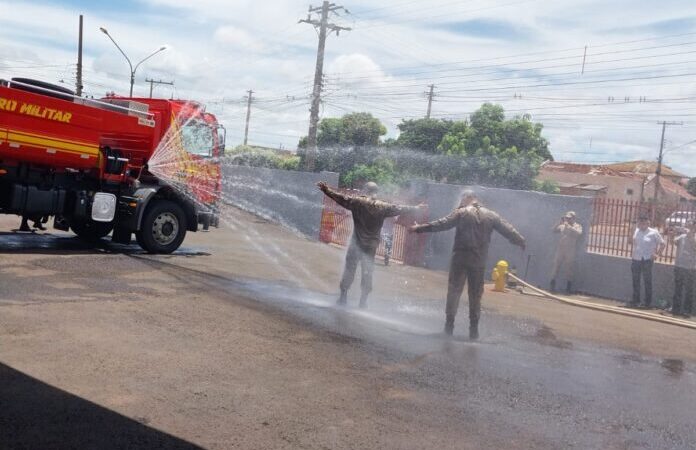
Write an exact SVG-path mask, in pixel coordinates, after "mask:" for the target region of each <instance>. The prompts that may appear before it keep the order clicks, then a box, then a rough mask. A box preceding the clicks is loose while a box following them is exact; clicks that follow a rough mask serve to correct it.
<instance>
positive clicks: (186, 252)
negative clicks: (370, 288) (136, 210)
mask: <svg viewBox="0 0 696 450" xmlns="http://www.w3.org/2000/svg"><path fill="white" fill-rule="evenodd" d="M201 242H204V241H201ZM211 252H212V249H211V247H209V246H206V245H200V246H198V245H196V243H193V244H192V245H190V246H188V247H185V248H182V249H181V250H180V251H179V252H177V253H176V254H175V255H174V256H173V257H172V256H170V257H156V256H150V255H145V254H143V253H142V252H141V251H140V250H139V249H138V248H137V247H135V246H114V245H110V244H107V243H104V244H103V245H101V246H100V248H98V249H96V250H95V249H90V248H89V247H88V246H86V245H84V244H82V243H81V242H80V241H79V240H77V239H74V238H72V237H68V236H67V235H61V234H56V235H52V236H42V235H31V236H28V235H16V234H3V235H2V236H0V253H3V254H12V253H41V254H44V253H45V254H47V255H49V257H50V255H52V254H56V255H57V254H60V255H65V254H68V255H70V254H83V253H84V254H96V255H109V256H110V257H113V255H117V256H116V258H118V259H119V260H122V261H124V264H129V263H128V261H132V262H133V263H136V262H137V263H138V264H144V265H146V266H148V267H150V268H156V269H157V270H159V271H162V272H163V273H164V274H165V275H168V276H170V277H172V279H184V280H186V281H187V283H190V284H191V285H192V286H194V287H195V288H196V289H202V290H210V291H217V292H224V293H226V295H227V298H229V301H230V302H235V301H236V300H235V299H237V298H239V297H242V298H246V299H251V300H252V301H254V302H258V303H259V304H261V305H263V306H264V307H266V308H269V310H272V311H274V313H275V314H278V313H280V314H283V315H285V316H287V317H289V318H292V320H295V321H298V322H299V323H301V324H302V325H303V326H306V327H307V328H311V329H313V330H317V331H318V332H322V333H331V334H333V335H336V336H338V337H339V339H340V340H341V341H343V342H344V345H348V346H350V347H351V348H353V349H355V348H358V349H359V350H360V351H362V352H364V353H365V354H367V355H368V356H370V357H373V358H375V359H377V360H379V361H381V363H385V362H386V363H387V364H392V365H393V366H394V367H396V368H398V370H400V371H402V372H403V374H402V376H401V377H400V381H401V383H403V384H404V385H406V386H407V387H408V388H409V389H412V390H417V391H420V392H425V393H428V394H429V395H432V396H433V398H442V399H448V402H449V403H451V404H453V405H454V407H455V408H456V409H457V410H458V411H459V412H460V413H461V415H460V416H459V418H460V420H468V421H470V422H471V423H473V424H477V423H481V424H486V427H485V430H486V431H485V432H486V433H490V432H491V430H493V431H494V432H496V433H497V434H499V436H498V437H500V436H504V437H505V439H504V441H505V442H514V441H515V439H516V436H517V437H518V438H519V442H520V445H519V447H518V448H522V447H524V448H583V449H584V448H597V449H600V448H601V449H612V448H616V449H623V448H627V449H628V448H630V449H633V448H636V449H637V448H641V449H642V448H646V449H667V448H670V449H672V448H673V449H694V448H696V427H694V423H696V371H695V361H688V360H686V361H685V360H682V359H675V358H660V357H655V356H645V355H641V354H638V353H635V352H630V351H626V350H622V349H619V348H611V347H609V346H599V345H595V344H593V343H590V342H586V341H581V340H568V339H564V338H560V337H558V336H557V335H556V333H555V332H554V330H552V329H550V328H548V327H546V326H545V325H544V324H543V323H542V322H539V321H536V320H534V319H529V318H519V317H512V316H506V315H502V314H497V313H492V312H489V311H484V315H483V317H482V338H481V339H480V341H478V342H469V341H468V339H467V338H466V335H467V324H466V322H467V321H466V316H465V315H460V316H459V318H458V319H459V323H458V324H457V328H456V332H455V337H454V338H453V339H447V338H445V337H444V336H442V335H441V333H440V332H439V331H440V329H441V327H442V319H443V318H442V310H441V308H442V305H441V304H439V303H435V302H427V303H426V302H423V301H421V300H419V299H415V298H409V297H408V296H399V297H398V300H397V301H394V299H393V298H389V299H387V298H384V297H383V296H380V295H375V298H373V299H372V300H371V303H370V307H369V309H368V310H359V309H357V308H355V307H354V306H353V305H354V303H355V299H353V303H352V305H351V306H348V307H337V306H336V305H335V304H334V296H333V295H331V294H328V293H322V292H318V291H317V290H314V289H308V288H302V287H298V286H297V285H295V284H293V283H288V282H284V281H274V280H260V279H256V278H250V277H247V276H239V275H235V274H231V273H229V272H226V271H225V270H223V268H220V270H210V269H205V270H203V269H202V268H201V267H197V265H196V264H191V262H195V261H197V258H205V257H207V256H209V255H210V253H211ZM5 288H7V289H17V288H18V287H16V286H15V287H12V286H9V287H7V286H5V287H4V288H3V289H5ZM94 288H95V289H98V288H99V287H97V286H95V287H94ZM462 311H463V312H464V313H465V312H466V303H465V302H463V304H462ZM572 312H573V311H572V310H570V311H569V313H570V314H572ZM641 323H642V322H640V321H636V333H640V326H641ZM450 407H451V405H450Z"/></svg>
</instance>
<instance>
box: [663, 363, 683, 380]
mask: <svg viewBox="0 0 696 450" xmlns="http://www.w3.org/2000/svg"><path fill="white" fill-rule="evenodd" d="M660 365H661V366H662V367H664V368H665V369H667V373H668V374H669V375H671V376H674V377H680V376H681V375H682V374H683V373H684V361H682V360H681V359H672V358H665V359H663V360H662V362H661V363H660Z"/></svg>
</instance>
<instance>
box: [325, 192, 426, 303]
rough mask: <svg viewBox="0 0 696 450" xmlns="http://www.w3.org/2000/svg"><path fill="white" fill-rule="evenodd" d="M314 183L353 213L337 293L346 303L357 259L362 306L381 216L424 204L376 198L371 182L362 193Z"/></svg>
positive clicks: (392, 214) (370, 271)
mask: <svg viewBox="0 0 696 450" xmlns="http://www.w3.org/2000/svg"><path fill="white" fill-rule="evenodd" d="M317 186H319V189H321V191H322V192H323V193H324V194H326V196H327V197H329V198H331V199H332V200H334V201H335V202H336V203H338V204H339V205H341V206H342V207H344V208H346V209H348V210H350V212H351V213H352V215H353V236H352V237H351V239H350V244H349V245H348V252H347V253H346V265H345V268H344V269H343V277H342V278H341V285H340V287H341V295H340V297H339V298H338V304H339V305H345V304H346V302H347V299H348V289H350V286H351V284H353V280H354V279H355V271H356V269H357V267H358V262H359V263H360V269H361V278H360V287H361V294H360V307H361V308H365V307H367V296H368V295H369V294H370V292H371V291H372V270H373V268H374V264H375V253H376V252H377V247H378V246H379V241H380V237H381V231H382V225H383V224H384V219H386V218H387V217H394V216H398V215H401V214H404V213H407V212H413V211H417V210H419V209H421V208H423V207H424V206H425V205H418V206H404V205H395V204H392V203H387V202H384V201H381V200H377V198H376V195H377V191H378V186H377V184H376V183H373V182H369V183H367V184H366V185H365V193H364V195H348V194H342V193H340V192H337V191H335V190H333V189H331V188H330V187H329V186H328V185H327V184H326V183H325V182H323V181H322V182H319V183H317Z"/></svg>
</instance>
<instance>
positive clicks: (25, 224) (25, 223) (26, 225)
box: [19, 217, 31, 231]
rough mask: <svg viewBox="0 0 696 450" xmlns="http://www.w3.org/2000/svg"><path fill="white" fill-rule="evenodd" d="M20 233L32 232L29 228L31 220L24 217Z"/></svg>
mask: <svg viewBox="0 0 696 450" xmlns="http://www.w3.org/2000/svg"><path fill="white" fill-rule="evenodd" d="M19 231H31V228H29V219H27V218H26V217H22V224H21V225H20V226H19Z"/></svg>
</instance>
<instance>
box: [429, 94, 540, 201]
mask: <svg viewBox="0 0 696 450" xmlns="http://www.w3.org/2000/svg"><path fill="white" fill-rule="evenodd" d="M541 131H542V126H541V124H538V123H532V122H531V121H530V120H529V117H516V118H514V119H511V120H506V119H505V111H504V109H503V107H502V106H500V105H492V104H490V103H485V104H483V105H482V106H481V108H479V109H478V110H477V111H475V112H474V113H473V114H472V115H471V118H470V122H469V124H466V123H462V122H459V123H455V124H454V125H453V126H452V127H451V129H450V131H449V132H448V133H447V134H446V135H445V136H444V137H443V138H442V141H441V142H440V145H438V148H437V150H438V152H439V153H441V154H444V155H449V156H458V157H460V158H461V159H462V161H458V162H457V163H456V164H450V165H449V166H448V167H446V168H445V170H444V172H442V173H441V175H443V176H444V178H446V179H447V181H449V182H455V183H462V184H483V185H488V186H498V187H506V188H511V189H533V188H534V187H535V184H534V178H535V177H536V175H537V174H538V171H539V166H540V165H541V163H542V162H543V161H544V159H551V154H550V153H549V151H548V141H546V139H545V138H543V137H542V136H541Z"/></svg>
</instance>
